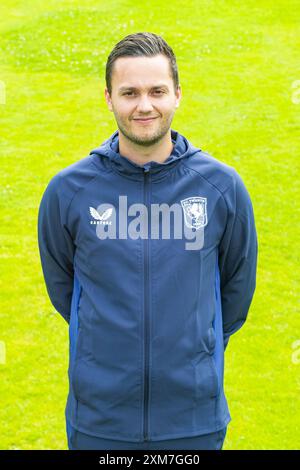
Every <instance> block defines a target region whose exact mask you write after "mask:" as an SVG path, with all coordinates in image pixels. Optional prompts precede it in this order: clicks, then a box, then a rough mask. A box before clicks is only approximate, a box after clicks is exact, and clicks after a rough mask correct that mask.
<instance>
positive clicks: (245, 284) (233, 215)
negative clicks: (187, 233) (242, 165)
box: [219, 170, 258, 350]
mask: <svg viewBox="0 0 300 470" xmlns="http://www.w3.org/2000/svg"><path fill="white" fill-rule="evenodd" d="M234 175H235V178H234V185H233V188H231V190H229V191H228V194H225V195H224V196H225V200H226V204H227V209H228V218H227V224H226V228H225V231H224V234H223V237H222V239H221V242H220V245H219V269H220V291H221V304H222V315H223V341H224V350H225V349H226V347H227V344H228V341H229V337H230V335H232V334H233V333H235V332H236V331H237V330H239V329H240V328H241V326H242V325H243V324H244V322H245V321H246V318H247V314H248V310H249V307H250V304H251V301H252V298H253V295H254V291H255V287H256V268H257V255H258V243H257V234H256V227H255V220H254V213H253V207H252V203H251V200H250V196H249V193H248V191H247V189H246V187H245V185H244V183H243V181H242V179H241V177H240V176H239V175H238V173H237V172H236V171H235V170H234Z"/></svg>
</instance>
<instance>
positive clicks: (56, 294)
mask: <svg viewBox="0 0 300 470" xmlns="http://www.w3.org/2000/svg"><path fill="white" fill-rule="evenodd" d="M60 185H61V180H60V176H59V175H58V174H57V175H56V176H54V177H53V178H52V180H51V181H50V183H49V184H48V186H47V188H46V190H45V192H44V194H43V197H42V200H41V202H40V207H39V211H38V244H39V252H40V259H41V265H42V270H43V275H44V280H45V284H46V288H47V291H48V295H49V298H50V300H51V302H52V304H53V306H54V307H55V309H56V310H57V311H58V312H59V313H60V314H61V315H62V316H63V318H64V319H65V320H66V321H67V323H69V322H70V309H71V300H72V293H73V279H74V271H73V257H74V251H75V247H74V243H73V240H72V237H71V234H70V233H69V231H68V228H67V224H66V220H65V217H66V207H64V205H65V204H66V201H65V198H62V197H61V198H60V197H59V193H58V189H59V187H60Z"/></svg>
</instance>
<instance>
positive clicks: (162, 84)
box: [119, 83, 169, 93]
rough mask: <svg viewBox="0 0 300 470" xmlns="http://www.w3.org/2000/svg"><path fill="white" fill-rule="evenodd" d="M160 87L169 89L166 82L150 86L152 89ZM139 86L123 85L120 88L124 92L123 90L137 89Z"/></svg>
mask: <svg viewBox="0 0 300 470" xmlns="http://www.w3.org/2000/svg"><path fill="white" fill-rule="evenodd" d="M158 88H165V89H167V90H168V89H169V88H168V86H167V85H165V84H164V83H161V84H160V85H154V86H152V87H150V89H151V90H156V89H158ZM137 89H138V88H136V87H134V86H122V87H121V88H119V92H120V93H122V91H136V90H137Z"/></svg>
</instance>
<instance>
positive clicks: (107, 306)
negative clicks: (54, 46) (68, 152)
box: [38, 33, 257, 449]
mask: <svg viewBox="0 0 300 470" xmlns="http://www.w3.org/2000/svg"><path fill="white" fill-rule="evenodd" d="M105 98H106V101H107V104H108V108H109V110H110V111H112V112H113V113H114V116H115V119H116V122H117V126H118V130H117V131H115V132H114V133H113V134H112V135H111V136H110V137H109V138H108V139H107V140H106V141H105V142H103V144H102V145H101V146H100V147H98V148H96V149H94V150H92V151H91V152H90V154H89V155H88V156H87V157H85V158H83V159H81V160H80V161H78V162H76V163H74V164H72V165H70V166H68V167H67V168H65V169H63V170H61V171H60V172H59V173H58V174H57V175H55V176H54V177H53V178H52V179H51V181H50V183H49V184H48V186H47V188H46V190H45V193H44V195H43V198H42V201H41V204H40V208H39V217H38V238H39V249H40V256H41V263H42V268H43V273H44V277H45V283H46V286H47V290H48V293H49V297H50V299H51V302H52V303H53V305H54V307H55V308H56V310H57V311H58V312H59V313H60V314H61V315H62V316H63V317H64V318H65V320H66V321H67V322H68V324H69V333H70V363H69V369H68V375H69V385H70V387H69V394H68V400H67V404H66V423H67V436H68V445H69V449H114V448H117V449H221V448H222V445H223V441H224V438H225V433H226V429H227V425H228V423H229V421H230V420H231V416H230V414H229V410H228V406H227V401H226V398H225V395H224V387H223V377H224V350H225V348H226V346H227V344H228V340H229V337H230V335H232V334H233V333H234V332H236V331H237V330H238V329H239V328H240V327H241V326H242V325H243V323H244V322H245V320H246V317H247V313H248V310H249V307H250V304H251V301H252V297H253V294H254V290H255V284H256V262H257V236H256V229H255V222H254V214H253V208H252V204H251V200H250V197H249V194H248V191H247V190H246V188H245V185H244V183H243V181H242V179H241V177H240V176H239V175H238V173H237V172H236V171H235V170H234V169H233V168H232V167H230V166H228V165H226V164H225V163H222V162H220V161H218V160H216V159H215V158H213V157H212V156H210V155H209V154H207V153H206V152H204V151H202V150H200V149H198V148H196V147H194V146H193V145H192V144H191V143H190V142H189V141H188V140H187V139H186V138H185V137H184V136H182V135H181V134H180V133H179V132H177V131H175V130H173V129H171V128H170V126H171V123H172V119H173V116H174V113H175V110H176V108H177V107H178V105H179V103H180V100H181V87H180V85H179V82H178V71H177V65H176V59H175V56H174V53H173V51H172V49H171V48H170V47H169V46H168V45H167V43H166V42H165V41H164V40H163V39H162V38H161V37H160V36H157V35H155V34H152V33H137V34H131V35H129V36H127V37H125V38H124V39H123V40H122V41H120V42H119V43H118V44H117V45H116V46H115V47H114V49H113V51H112V52H111V54H110V55H109V57H108V61H107V65H106V89H105Z"/></svg>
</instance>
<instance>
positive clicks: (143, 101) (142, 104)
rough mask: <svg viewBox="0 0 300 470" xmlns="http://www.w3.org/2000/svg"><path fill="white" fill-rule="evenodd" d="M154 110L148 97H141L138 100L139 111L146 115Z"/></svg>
mask: <svg viewBox="0 0 300 470" xmlns="http://www.w3.org/2000/svg"><path fill="white" fill-rule="evenodd" d="M152 109H153V106H152V103H151V100H150V99H149V97H148V96H147V95H145V96H141V97H140V98H139V100H138V104H137V110H138V111H141V112H143V113H146V112H149V111H152Z"/></svg>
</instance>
